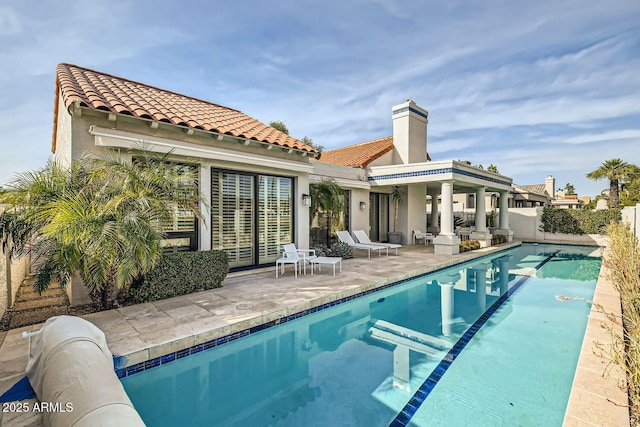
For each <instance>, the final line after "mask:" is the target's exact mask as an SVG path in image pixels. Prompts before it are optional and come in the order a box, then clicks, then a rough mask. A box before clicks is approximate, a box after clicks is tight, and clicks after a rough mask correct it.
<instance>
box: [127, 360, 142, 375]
mask: <svg viewBox="0 0 640 427" xmlns="http://www.w3.org/2000/svg"><path fill="white" fill-rule="evenodd" d="M142 371H144V362H141V363H136V364H135V365H131V366H128V367H127V376H129V375H133V374H137V373H138V372H142Z"/></svg>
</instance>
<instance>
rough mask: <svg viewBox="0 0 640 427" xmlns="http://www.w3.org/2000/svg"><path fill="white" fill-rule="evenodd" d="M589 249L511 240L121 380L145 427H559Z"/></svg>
mask: <svg viewBox="0 0 640 427" xmlns="http://www.w3.org/2000/svg"><path fill="white" fill-rule="evenodd" d="M592 253H597V251H594V249H593V248H584V247H573V246H552V245H523V246H521V247H518V248H515V249H512V250H509V251H503V252H500V253H497V254H494V255H491V256H488V257H484V258H481V259H479V260H477V261H473V262H471V263H465V264H461V265H458V266H454V267H451V268H448V269H445V270H441V271H439V272H436V273H432V274H429V275H427V276H424V277H420V278H416V279H413V280H410V281H407V282H405V283H403V284H400V285H398V286H394V287H391V288H388V289H386V290H383V291H380V292H376V293H373V294H370V295H368V296H365V297H362V298H359V299H357V300H353V301H350V302H347V303H344V304H340V305H337V306H334V307H331V308H329V309H325V310H323V311H320V312H317V313H313V314H310V315H308V316H305V317H302V318H299V319H296V320H294V321H291V322H287V323H284V324H282V325H279V326H276V327H272V328H269V329H265V330H263V331H260V332H257V333H255V334H251V335H248V336H247V337H244V338H241V339H238V340H236V341H234V342H232V343H229V344H225V345H222V346H220V347H215V348H213V349H210V350H206V351H203V352H201V353H197V354H194V355H191V356H189V357H186V358H183V359H180V360H177V361H175V362H171V363H169V364H166V365H163V366H161V367H158V368H153V369H150V370H148V371H145V372H142V373H138V374H135V375H132V376H129V377H126V378H123V379H122V383H123V384H124V386H125V389H126V390H127V393H128V394H129V396H130V397H131V400H132V401H133V403H134V405H135V407H136V409H137V410H138V411H139V412H140V415H141V416H142V418H143V419H144V421H145V422H146V423H147V425H149V426H174V425H181V426H186V425H191V426H211V425H220V426H314V425H317V426H367V427H370V426H388V425H390V424H392V423H394V422H395V423H396V424H394V425H397V423H398V419H399V418H398V417H400V416H401V415H404V416H405V418H404V420H405V421H408V423H409V424H408V425H411V426H440V425H442V426H444V425H446V426H464V425H469V426H498V425H504V426H514V425H523V426H524V425H526V426H561V425H562V420H563V417H564V412H565V409H566V405H567V400H568V397H569V392H570V389H571V384H572V381H573V376H574V373H575V367H576V364H577V360H578V356H579V352H580V347H581V344H582V339H583V336H584V331H585V327H586V323H587V319H588V315H589V311H590V304H589V303H588V300H590V299H591V298H592V297H593V292H594V288H595V283H596V279H597V275H598V272H599V269H600V261H601V260H600V258H598V257H596V256H591V254H592ZM542 262H544V264H543V265H542V266H541V267H540V268H539V269H538V270H537V271H536V270H535V267H536V266H538V265H540V264H541V263H542ZM507 292H508V293H512V295H509V297H508V298H506V299H505V298H504V297H503V298H500V297H501V295H502V294H505V293H507ZM559 297H562V298H559ZM487 310H489V311H488V312H487ZM485 312H487V313H488V314H489V313H491V315H490V317H488V314H485V315H484V316H483V313H485ZM481 316H482V317H481ZM487 317H488V318H487ZM478 319H481V320H480V321H478ZM477 321H478V322H477ZM474 322H476V326H474V327H473V328H471V329H469V328H470V326H471V325H473V324H474ZM478 324H480V327H478ZM476 330H477V332H476ZM470 332H473V333H475V334H473V333H471V334H470ZM461 337H462V338H461ZM456 343H458V344H456ZM461 343H462V344H461ZM454 345H455V348H462V350H461V351H460V352H459V354H458V353H456V355H455V356H451V354H452V353H451V349H452V347H454ZM460 346H462V347H460ZM443 362H446V363H444V365H443ZM442 366H446V367H447V368H448V369H446V372H444V373H442V374H440V373H441V372H442ZM434 370H435V371H434ZM433 372H437V373H438V375H437V376H436V377H437V381H436V384H435V386H433V384H430V385H431V386H433V387H431V389H430V392H429V393H428V394H427V395H426V397H425V396H424V393H422V390H424V386H425V384H427V382H426V381H425V380H427V378H434V376H433V374H432V373H433ZM430 375H431V377H430ZM430 381H433V380H430ZM421 387H422V388H421ZM416 396H419V397H420V402H419V404H418V405H416V406H417V407H416V408H410V409H411V410H410V413H411V416H410V417H409V418H408V419H407V417H406V413H407V406H406V405H407V403H408V402H410V401H412V402H415V399H416ZM411 399H413V400H411ZM403 409H404V411H405V412H404V413H403ZM394 420H395V421H394Z"/></svg>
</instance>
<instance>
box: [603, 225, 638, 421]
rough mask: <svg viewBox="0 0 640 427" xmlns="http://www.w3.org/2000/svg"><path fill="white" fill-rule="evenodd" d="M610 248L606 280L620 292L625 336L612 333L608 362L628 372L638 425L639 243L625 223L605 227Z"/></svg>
mask: <svg viewBox="0 0 640 427" xmlns="http://www.w3.org/2000/svg"><path fill="white" fill-rule="evenodd" d="M607 234H608V235H609V237H610V238H611V247H610V250H609V252H608V253H607V256H606V258H605V260H604V263H605V265H606V266H607V267H608V269H609V279H610V280H611V281H612V283H613V286H614V287H615V288H616V290H617V291H618V292H619V293H620V299H621V303H622V326H623V331H624V332H623V333H624V336H623V337H620V336H619V335H618V334H617V333H615V332H612V338H613V339H612V344H611V349H610V352H609V355H610V357H611V358H612V360H611V362H612V363H614V364H616V365H619V366H621V367H622V368H623V370H624V371H625V372H626V374H627V382H628V384H627V389H628V393H629V405H630V407H629V412H630V416H631V421H632V422H631V425H639V424H640V246H639V245H638V239H637V238H636V237H635V236H634V235H633V233H631V231H630V230H629V228H628V227H627V226H626V225H623V224H619V223H615V222H614V223H611V224H610V225H609V227H608V228H607Z"/></svg>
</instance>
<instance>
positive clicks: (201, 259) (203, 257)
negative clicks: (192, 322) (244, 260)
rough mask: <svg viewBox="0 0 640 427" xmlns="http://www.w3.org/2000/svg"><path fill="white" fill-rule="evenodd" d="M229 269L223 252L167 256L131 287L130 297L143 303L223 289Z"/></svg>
mask: <svg viewBox="0 0 640 427" xmlns="http://www.w3.org/2000/svg"><path fill="white" fill-rule="evenodd" d="M228 272H229V259H228V257H227V254H226V253H225V252H223V251H198V252H183V253H178V254H171V255H165V256H163V257H162V258H161V259H160V261H159V262H158V264H157V265H156V266H155V267H154V268H153V269H151V270H150V271H149V272H147V274H145V275H144V277H142V278H140V279H139V280H137V281H136V282H135V283H134V284H133V285H132V286H131V288H130V289H129V292H128V297H129V298H130V299H131V300H132V301H133V302H136V303H141V302H148V301H156V300H160V299H165V298H171V297H175V296H179V295H186V294H189V293H192V292H196V291H201V290H206V289H213V288H219V287H220V286H222V281H223V280H224V278H225V277H227V273H228Z"/></svg>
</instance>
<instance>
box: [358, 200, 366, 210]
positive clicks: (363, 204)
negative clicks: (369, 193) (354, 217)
mask: <svg viewBox="0 0 640 427" xmlns="http://www.w3.org/2000/svg"><path fill="white" fill-rule="evenodd" d="M365 209H367V204H366V203H365V202H360V210H361V211H363V210H365Z"/></svg>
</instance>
